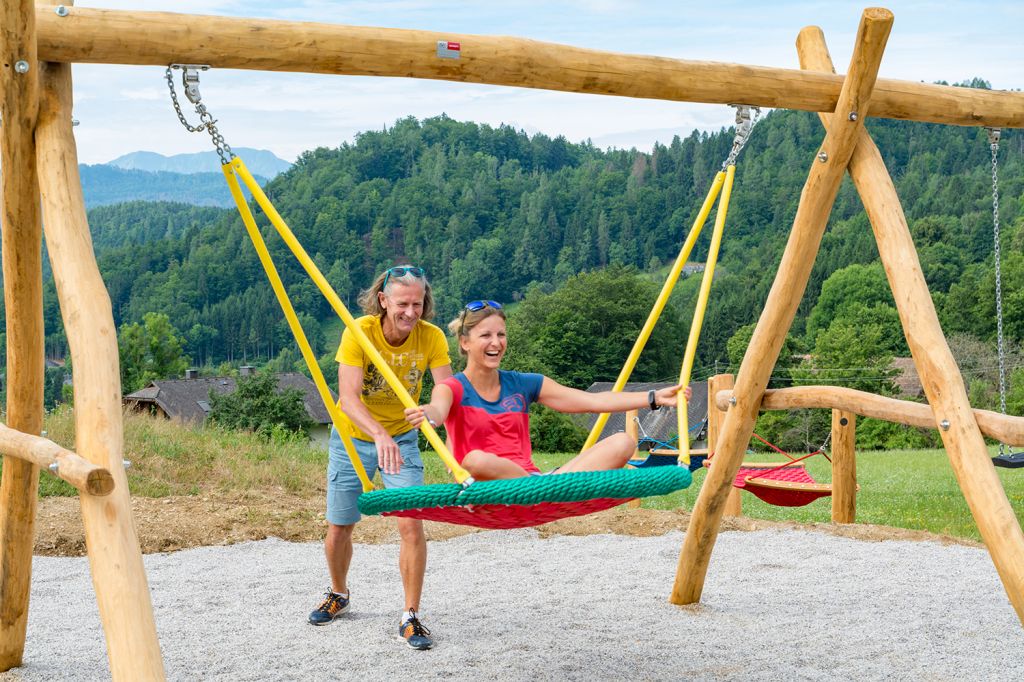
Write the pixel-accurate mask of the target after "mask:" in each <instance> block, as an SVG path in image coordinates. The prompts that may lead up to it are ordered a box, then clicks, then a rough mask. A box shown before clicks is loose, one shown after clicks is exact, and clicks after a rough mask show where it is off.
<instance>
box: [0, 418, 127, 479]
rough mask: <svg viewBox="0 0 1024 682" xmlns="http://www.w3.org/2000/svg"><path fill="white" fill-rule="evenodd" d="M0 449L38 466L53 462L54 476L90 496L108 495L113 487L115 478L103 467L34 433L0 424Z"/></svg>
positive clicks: (6, 453)
mask: <svg viewBox="0 0 1024 682" xmlns="http://www.w3.org/2000/svg"><path fill="white" fill-rule="evenodd" d="M0 452H3V454H4V456H5V457H17V458H18V459H21V460H25V461H26V462H31V463H32V464H34V465H36V466H38V467H46V468H50V467H51V466H52V465H56V467H55V468H56V471H55V472H54V473H55V475H57V476H59V477H60V478H62V479H64V480H65V481H67V482H68V483H70V484H71V485H73V486H75V487H76V488H78V490H79V491H80V492H83V493H88V494H90V495H109V494H110V491H111V490H113V489H114V478H113V477H112V476H111V475H110V472H109V471H107V470H106V469H104V468H103V467H98V466H96V465H95V464H93V463H91V462H89V461H88V460H85V459H83V458H82V457H79V456H78V455H76V454H75V453H73V452H71V451H70V450H65V449H64V448H62V447H61V446H59V445H57V444H56V443H54V442H53V441H52V440H49V439H47V438H43V437H41V436H33V435H31V434H28V433H22V432H21V431H18V430H17V429H12V428H10V427H8V426H6V425H4V424H0Z"/></svg>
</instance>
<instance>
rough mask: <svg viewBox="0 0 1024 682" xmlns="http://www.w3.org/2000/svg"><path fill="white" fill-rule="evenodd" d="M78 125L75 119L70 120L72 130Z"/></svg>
mask: <svg viewBox="0 0 1024 682" xmlns="http://www.w3.org/2000/svg"><path fill="white" fill-rule="evenodd" d="M78 123H79V121H78V119H77V118H73V119H71V127H72V128H74V127H75V126H76V125H78Z"/></svg>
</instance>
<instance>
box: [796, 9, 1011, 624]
mask: <svg viewBox="0 0 1024 682" xmlns="http://www.w3.org/2000/svg"><path fill="white" fill-rule="evenodd" d="M797 50H798V52H799V54H800V63H801V66H803V67H804V68H808V69H818V70H829V71H830V70H831V69H832V60H831V58H830V57H829V54H828V48H827V47H826V46H825V38H824V36H823V35H822V34H821V31H820V30H815V29H813V28H812V29H805V30H804V31H803V32H801V34H800V38H799V39H798V41H797ZM822 122H823V123H824V125H825V127H826V129H829V128H833V127H835V126H836V124H837V123H840V122H839V121H838V117H831V118H829V117H822ZM858 136H859V138H860V142H859V144H858V145H857V151H856V152H855V153H854V155H853V158H852V159H851V161H850V176H851V177H852V178H853V182H854V185H855V186H856V187H857V192H858V193H859V194H860V197H861V201H862V202H863V203H864V209H865V211H867V214H868V219H869V220H870V221H871V229H872V230H873V231H874V234H875V242H876V243H877V244H878V254H879V256H880V257H881V260H882V265H883V267H884V268H885V274H886V277H887V278H888V279H889V287H890V288H891V289H892V293H893V299H894V300H895V301H896V309H897V311H899V315H900V321H901V322H902V323H903V331H904V334H906V337H907V345H908V346H909V347H910V354H911V356H912V357H913V358H914V365H915V366H916V367H917V372H918V375H919V376H920V377H921V385H922V386H923V388H924V392H925V395H926V396H927V397H928V402H929V403H930V404H931V406H932V410H933V411H934V415H933V418H934V419H935V423H936V424H937V425H938V426H939V435H940V436H941V437H942V443H943V445H944V446H945V447H946V453H947V454H948V455H949V461H950V464H952V467H953V473H954V474H955V475H956V479H957V481H958V482H959V483H960V489H961V490H962V491H963V493H964V498H965V499H966V500H967V506H968V507H970V510H971V514H972V515H973V516H974V521H975V523H977V524H978V531H979V532H980V533H981V537H982V539H983V540H984V541H985V545H986V546H987V547H988V551H989V554H990V555H991V557H992V562H993V563H994V564H995V567H996V571H997V572H998V573H999V578H1000V579H1001V580H1002V582H1003V587H1004V589H1005V590H1006V594H1007V596H1009V598H1010V602H1011V603H1012V604H1013V608H1014V609H1015V610H1016V612H1017V617H1018V618H1019V619H1020V621H1021V623H1024V532H1022V530H1021V526H1020V522H1019V521H1018V520H1017V516H1016V514H1014V511H1013V507H1011V506H1010V501H1009V499H1007V497H1006V491H1005V490H1004V489H1003V486H1002V484H1001V483H1000V481H999V476H998V475H997V474H996V471H995V468H994V467H993V466H992V461H991V460H990V459H989V455H988V449H987V448H986V447H985V440H984V438H983V437H982V434H981V429H979V428H978V422H977V421H976V419H975V412H974V411H973V410H972V409H971V405H970V401H969V400H968V398H967V391H966V389H965V388H964V384H963V381H962V380H961V378H960V368H959V367H957V364H956V360H954V358H953V353H952V352H950V350H949V345H948V344H947V343H946V337H945V335H944V334H943V333H942V327H941V326H940V325H939V318H938V315H937V314H936V313H935V306H934V305H933V303H932V298H931V295H930V294H929V293H928V284H927V283H926V282H925V278H924V274H923V272H922V271H921V263H920V261H919V260H918V257H917V250H916V249H915V248H914V240H913V239H912V238H911V235H910V228H909V227H908V226H907V219H906V216H905V215H904V214H903V207H902V206H901V205H900V201H899V196H898V195H897V194H896V188H895V187H894V186H893V182H892V178H890V177H889V172H888V171H887V170H886V168H885V163H884V161H883V160H882V155H881V154H880V153H879V152H878V148H877V147H876V146H875V144H874V142H872V140H871V136H870V135H868V134H867V132H865V131H859V133H858Z"/></svg>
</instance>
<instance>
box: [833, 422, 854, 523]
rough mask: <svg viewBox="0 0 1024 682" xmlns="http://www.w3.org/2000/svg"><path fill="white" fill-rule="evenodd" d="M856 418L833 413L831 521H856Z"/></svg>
mask: <svg viewBox="0 0 1024 682" xmlns="http://www.w3.org/2000/svg"><path fill="white" fill-rule="evenodd" d="M856 433H857V415H855V414H854V413H853V412H847V411H845V410H832V522H833V523H853V522H854V521H856V520H857V458H856V447H857V440H856V435H855V434H856Z"/></svg>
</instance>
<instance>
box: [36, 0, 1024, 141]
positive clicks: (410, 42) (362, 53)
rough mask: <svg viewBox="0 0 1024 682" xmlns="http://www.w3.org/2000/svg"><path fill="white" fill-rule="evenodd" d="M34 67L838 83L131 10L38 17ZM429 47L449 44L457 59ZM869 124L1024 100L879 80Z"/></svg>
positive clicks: (757, 84) (670, 95) (794, 91)
mask: <svg viewBox="0 0 1024 682" xmlns="http://www.w3.org/2000/svg"><path fill="white" fill-rule="evenodd" d="M37 21H38V23H39V29H38V33H39V58H40V59H42V60H44V61H51V62H68V63H71V62H78V63H92V64H138V65H146V64H149V65H153V66H161V67H163V66H167V65H168V64H171V63H179V64H182V63H183V64H208V65H210V66H212V67H213V68H215V69H255V70H258V71H292V72H301V73H332V74H344V75H350V76H392V77H401V78H429V79H436V80H448V81H457V82H460V83H487V84H490V85H508V86H512V87H520V88H541V89H544V90H558V91H563V92H582V93H589V94H595V95H616V96H620V97H640V98H649V99H659V100H670V101H677V102H706V103H719V104H733V103H736V102H743V103H744V104H752V105H756V106H760V107H776V108H785V109H798V110H801V111H834V110H835V108H836V104H837V102H838V97H839V94H840V92H841V89H842V86H843V77H842V76H835V75H832V74H824V73H809V72H807V71H800V70H799V69H779V68H771V67H766V66H753V65H747V64H730V63H726V62H712V61H696V60H683V59H669V58H667V57H655V56H650V55H635V54H622V53H620V52H607V51H602V50H591V49H586V48H581V47H574V46H571V45H558V44H556V43H546V42H541V41H538V40H528V39H525V38H515V37H510V36H484V35H468V34H458V33H452V32H445V33H439V32H435V31H412V30H407V29H395V28H381V27H377V26H344V25H340V24H317V23H311V22H299V21H279V20H273V19H251V18H247V17H223V16H220V17H218V16H197V15H190V14H175V13H171V12H143V11H139V10H136V9H131V10H110V9H95V8H81V9H79V8H74V9H72V10H71V12H70V14H69V15H68V16H66V17H60V16H58V15H56V14H55V13H54V11H53V7H52V6H50V7H46V6H40V7H39V11H38V14H37ZM438 41H451V42H458V43H459V45H460V47H461V49H460V50H459V52H458V58H457V59H443V58H438V54H437V44H438ZM871 112H872V115H874V116H882V117H888V118H898V119H910V120H915V121H927V122H929V123H944V124H949V125H967V126H979V125H985V126H998V127H1003V128H1020V127H1024V93H1021V92H1011V91H1005V90H1004V91H992V90H979V89H977V88H956V87H952V86H949V85H934V84H931V83H918V82H915V81H899V80H887V79H879V80H878V83H877V87H876V88H875V90H874V94H873V95H872V99H871Z"/></svg>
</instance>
